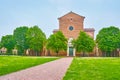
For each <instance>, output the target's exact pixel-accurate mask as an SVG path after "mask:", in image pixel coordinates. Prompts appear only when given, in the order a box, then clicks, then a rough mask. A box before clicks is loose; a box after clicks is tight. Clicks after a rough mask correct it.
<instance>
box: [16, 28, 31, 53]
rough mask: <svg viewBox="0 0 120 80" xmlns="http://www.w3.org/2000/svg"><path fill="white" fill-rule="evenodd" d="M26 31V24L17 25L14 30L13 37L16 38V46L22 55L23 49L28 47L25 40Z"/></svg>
mask: <svg viewBox="0 0 120 80" xmlns="http://www.w3.org/2000/svg"><path fill="white" fill-rule="evenodd" d="M27 31H28V27H27V26H22V27H18V28H16V29H15V30H14V38H15V40H16V47H17V49H18V54H19V55H22V54H23V53H24V50H26V49H28V47H29V46H28V44H27V41H26V33H27Z"/></svg>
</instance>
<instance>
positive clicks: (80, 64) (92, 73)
mask: <svg viewBox="0 0 120 80" xmlns="http://www.w3.org/2000/svg"><path fill="white" fill-rule="evenodd" d="M63 80H120V58H74V59H73V61H72V64H71V66H70V68H69V69H68V71H67V73H66V75H65V76H64V78H63Z"/></svg>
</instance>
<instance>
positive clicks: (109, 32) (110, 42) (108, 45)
mask: <svg viewBox="0 0 120 80" xmlns="http://www.w3.org/2000/svg"><path fill="white" fill-rule="evenodd" d="M96 42H97V43H98V48H99V49H100V50H102V51H104V52H107V53H111V52H112V51H114V50H116V49H117V48H118V47H120V45H119V44H120V30H119V28H117V27H114V26H110V27H108V28H103V29H101V30H100V31H99V33H98V35H97V38H96Z"/></svg>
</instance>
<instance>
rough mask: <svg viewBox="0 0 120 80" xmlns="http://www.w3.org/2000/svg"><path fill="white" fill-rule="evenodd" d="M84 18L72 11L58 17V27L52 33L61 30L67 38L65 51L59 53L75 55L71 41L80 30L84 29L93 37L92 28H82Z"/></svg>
mask: <svg viewBox="0 0 120 80" xmlns="http://www.w3.org/2000/svg"><path fill="white" fill-rule="evenodd" d="M84 19H85V17H84V16H81V15H79V14H76V13H74V12H72V11H71V12H69V13H67V14H65V15H63V16H62V17H59V18H58V20H59V29H54V30H53V33H55V32H57V31H61V32H62V33H63V34H64V36H65V37H66V38H67V40H68V47H67V52H61V53H60V55H64V56H65V55H66V56H76V55H77V54H76V51H75V49H74V48H73V45H72V43H71V41H72V40H73V39H76V38H77V37H78V36H79V33H80V31H84V32H86V33H87V34H88V35H89V36H91V37H92V38H94V31H95V30H94V28H84Z"/></svg>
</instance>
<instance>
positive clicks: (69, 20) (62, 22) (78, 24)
mask: <svg viewBox="0 0 120 80" xmlns="http://www.w3.org/2000/svg"><path fill="white" fill-rule="evenodd" d="M83 22H84V17H82V16H79V15H77V14H74V13H69V14H67V15H65V16H63V17H61V18H59V30H60V31H62V32H63V34H64V35H65V37H66V38H75V39H76V38H77V37H78V35H79V32H80V30H83ZM70 26H73V28H74V29H73V30H72V31H70V30H69V27H70Z"/></svg>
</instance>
